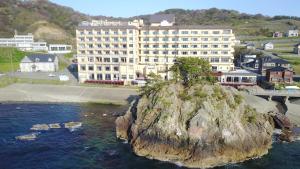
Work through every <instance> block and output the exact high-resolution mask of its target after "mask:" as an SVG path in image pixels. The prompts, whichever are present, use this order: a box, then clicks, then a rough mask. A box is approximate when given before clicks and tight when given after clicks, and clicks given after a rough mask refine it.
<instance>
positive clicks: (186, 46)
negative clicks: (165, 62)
mask: <svg viewBox="0 0 300 169" xmlns="http://www.w3.org/2000/svg"><path fill="white" fill-rule="evenodd" d="M181 47H182V48H188V47H189V46H188V45H181Z"/></svg>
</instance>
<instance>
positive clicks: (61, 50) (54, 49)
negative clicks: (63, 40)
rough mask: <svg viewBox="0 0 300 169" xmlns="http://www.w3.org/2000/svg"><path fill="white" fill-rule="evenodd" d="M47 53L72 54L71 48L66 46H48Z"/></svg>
mask: <svg viewBox="0 0 300 169" xmlns="http://www.w3.org/2000/svg"><path fill="white" fill-rule="evenodd" d="M48 53H51V54H67V53H72V46H71V45H66V44H49V50H48Z"/></svg>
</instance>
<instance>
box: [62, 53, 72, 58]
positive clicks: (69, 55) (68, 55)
mask: <svg viewBox="0 0 300 169" xmlns="http://www.w3.org/2000/svg"><path fill="white" fill-rule="evenodd" d="M73 55H74V53H67V54H65V55H64V57H65V58H67V59H72V58H73Z"/></svg>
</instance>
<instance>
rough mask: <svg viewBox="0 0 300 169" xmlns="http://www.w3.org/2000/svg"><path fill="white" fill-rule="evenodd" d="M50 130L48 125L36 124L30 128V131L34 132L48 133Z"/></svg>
mask: <svg viewBox="0 0 300 169" xmlns="http://www.w3.org/2000/svg"><path fill="white" fill-rule="evenodd" d="M49 129H50V127H49V126H48V125H47V124H36V125H33V126H32V127H31V128H30V130H34V131H47V130H49Z"/></svg>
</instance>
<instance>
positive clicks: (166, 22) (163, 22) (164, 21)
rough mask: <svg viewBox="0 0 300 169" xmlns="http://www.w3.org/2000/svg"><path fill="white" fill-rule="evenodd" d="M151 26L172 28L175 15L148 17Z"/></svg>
mask: <svg viewBox="0 0 300 169" xmlns="http://www.w3.org/2000/svg"><path fill="white" fill-rule="evenodd" d="M149 21H150V24H151V26H173V25H174V24H175V15H173V14H157V15H152V16H151V17H150V20H149Z"/></svg>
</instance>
